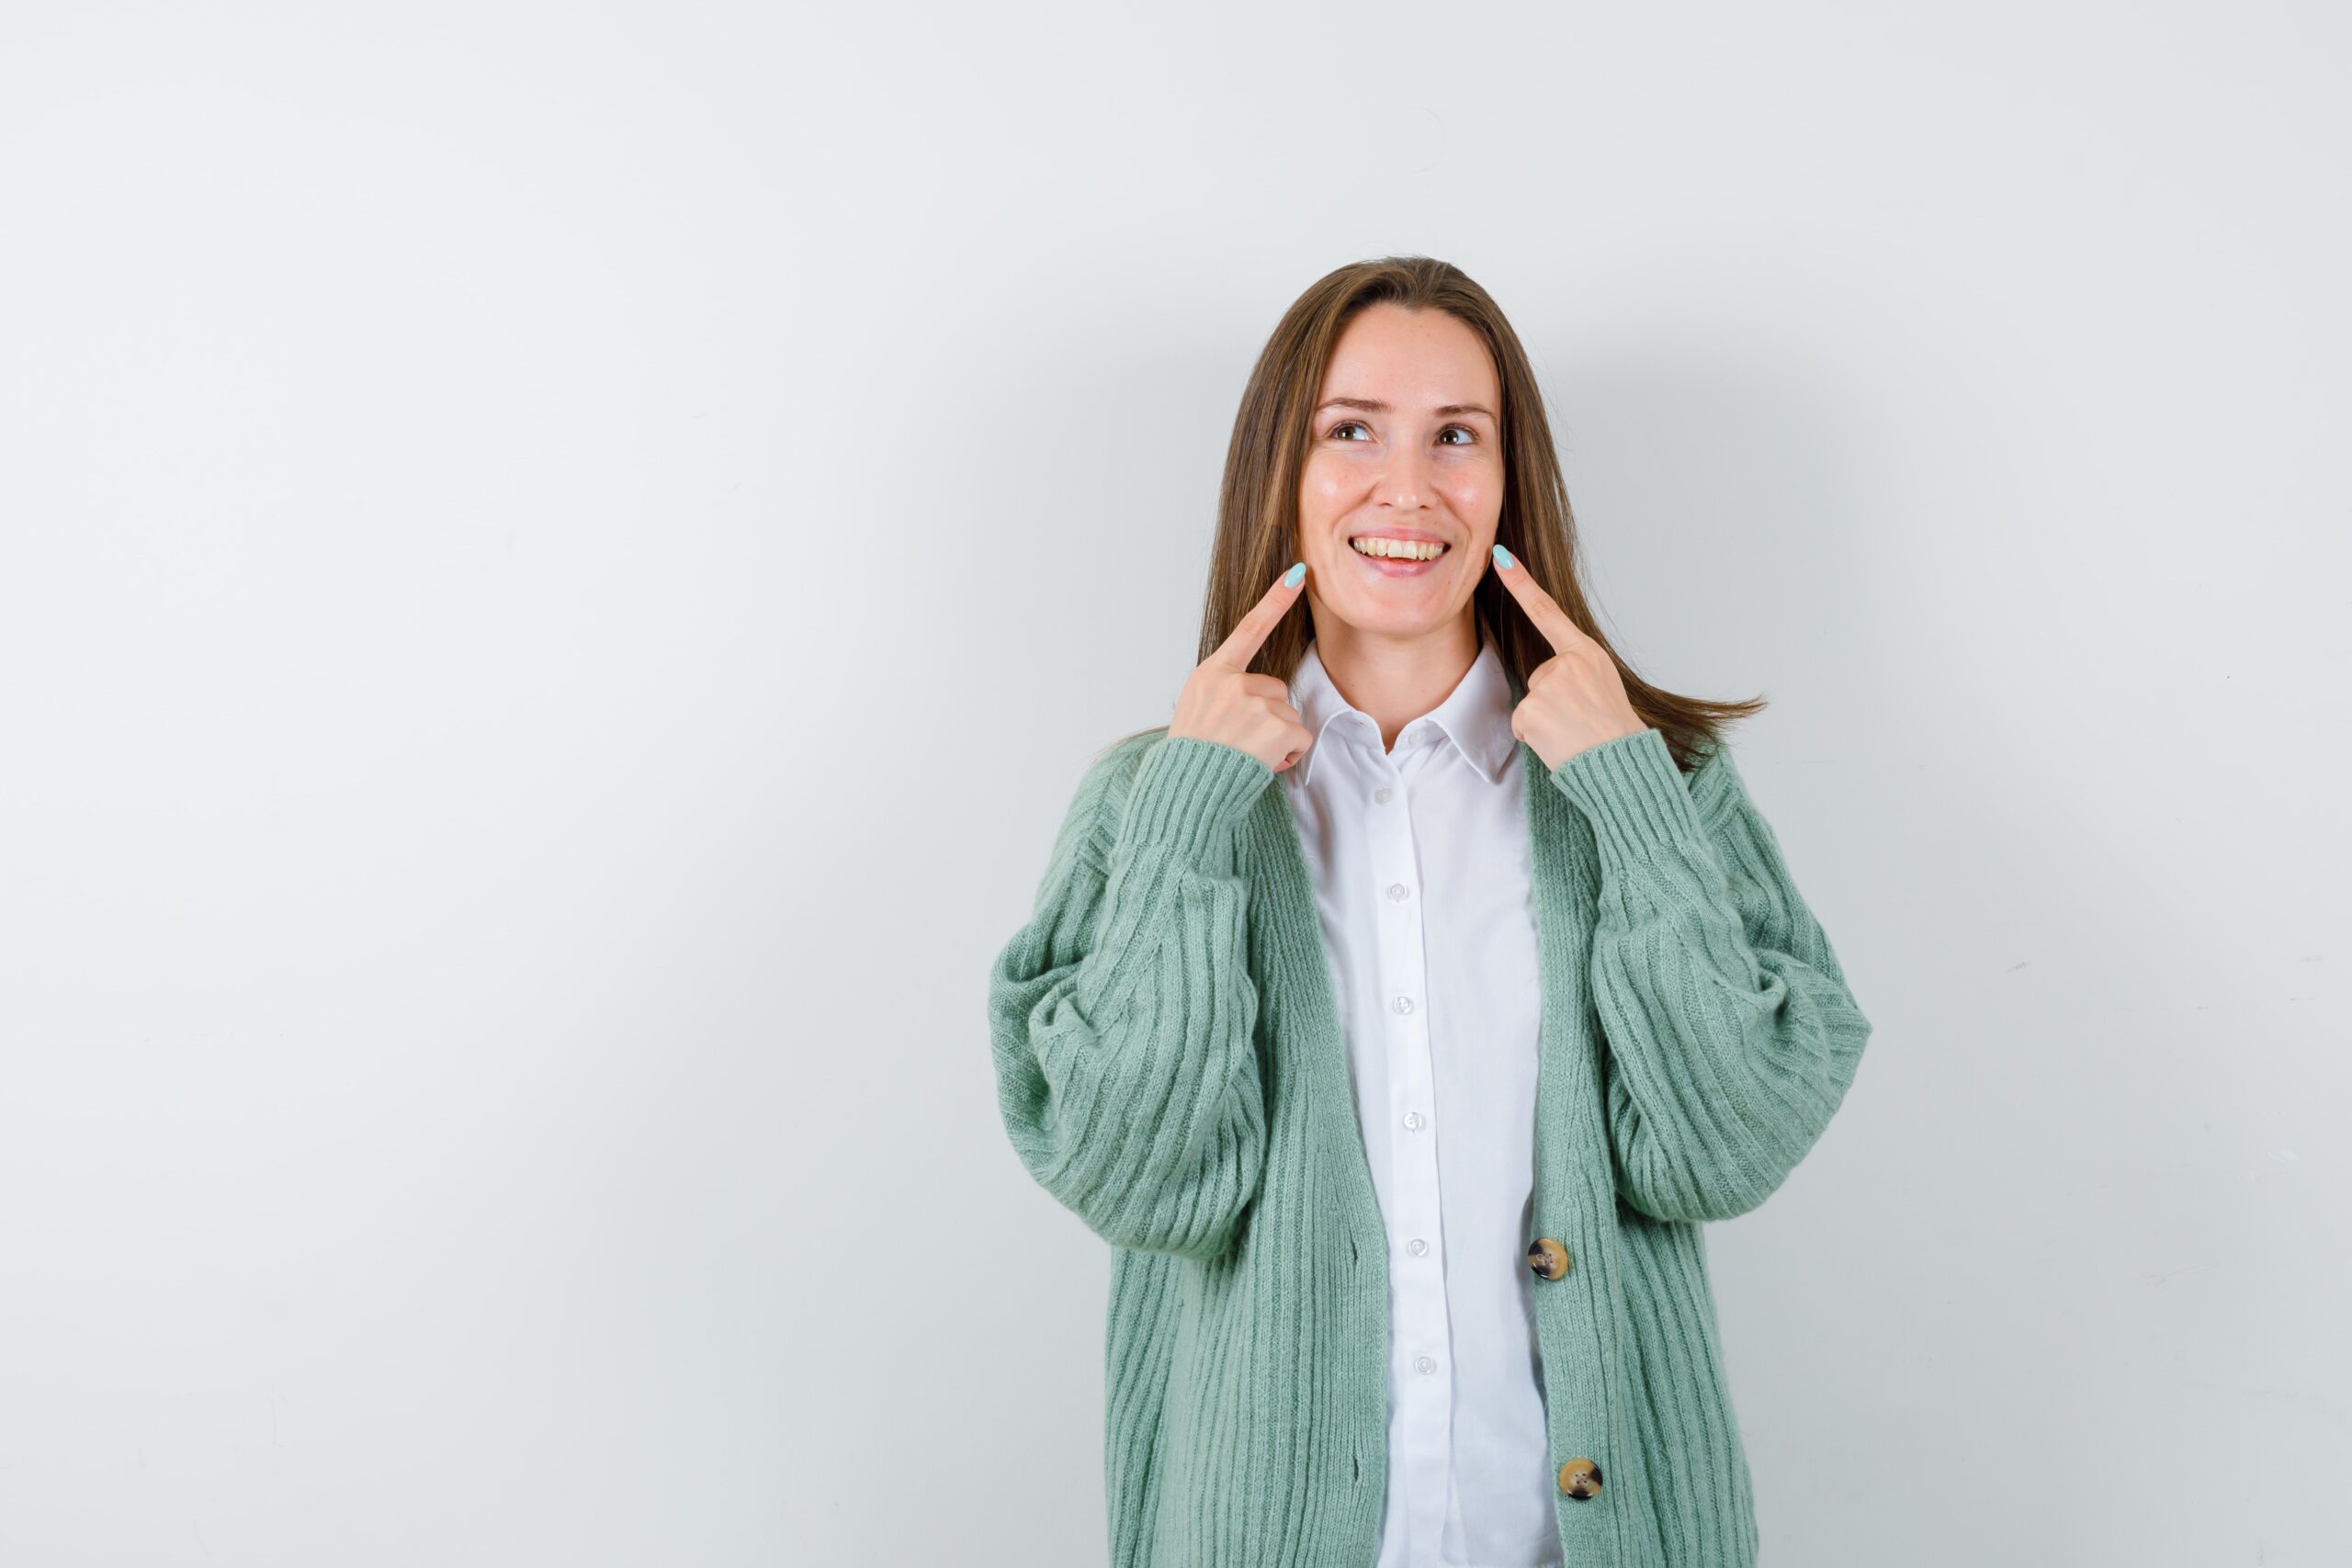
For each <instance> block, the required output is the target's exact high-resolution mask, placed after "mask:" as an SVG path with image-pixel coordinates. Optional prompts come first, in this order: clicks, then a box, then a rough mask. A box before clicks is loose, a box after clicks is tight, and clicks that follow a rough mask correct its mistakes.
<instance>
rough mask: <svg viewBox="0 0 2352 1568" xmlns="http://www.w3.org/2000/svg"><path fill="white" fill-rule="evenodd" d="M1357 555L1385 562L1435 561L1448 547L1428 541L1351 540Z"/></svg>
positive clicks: (1350, 542)
mask: <svg viewBox="0 0 2352 1568" xmlns="http://www.w3.org/2000/svg"><path fill="white" fill-rule="evenodd" d="M1348 543H1349V544H1350V545H1351V546H1352V547H1354V549H1355V552H1356V554H1358V555H1360V556H1372V557H1374V558H1378V559H1385V560H1435V559H1437V558H1438V557H1440V556H1442V555H1443V554H1444V553H1445V549H1446V547H1445V546H1443V545H1442V544H1438V543H1437V542H1435V541H1434V540H1427V539H1415V540H1408V539H1350V540H1349V541H1348Z"/></svg>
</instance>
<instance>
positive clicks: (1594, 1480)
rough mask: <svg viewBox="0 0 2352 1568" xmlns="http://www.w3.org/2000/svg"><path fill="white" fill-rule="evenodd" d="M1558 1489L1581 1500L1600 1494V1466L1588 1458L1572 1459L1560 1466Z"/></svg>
mask: <svg viewBox="0 0 2352 1568" xmlns="http://www.w3.org/2000/svg"><path fill="white" fill-rule="evenodd" d="M1560 1490H1561V1491H1563V1492H1565V1493H1566V1494H1567V1495H1569V1496H1571V1497H1574V1498H1576V1499H1577V1501H1579V1502H1582V1501H1584V1500H1585V1499H1587V1498H1590V1497H1598V1496H1600V1466H1599V1465H1597V1464H1595V1463H1593V1462H1592V1461H1590V1460H1589V1459H1572V1460H1570V1461H1568V1462H1567V1463H1566V1464H1564V1465H1562V1466H1561V1467H1560Z"/></svg>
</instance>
